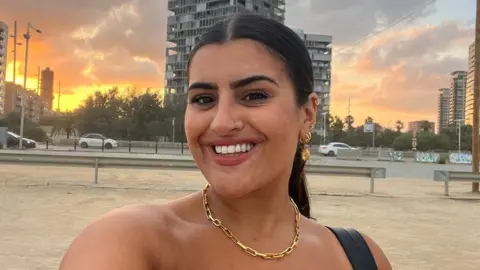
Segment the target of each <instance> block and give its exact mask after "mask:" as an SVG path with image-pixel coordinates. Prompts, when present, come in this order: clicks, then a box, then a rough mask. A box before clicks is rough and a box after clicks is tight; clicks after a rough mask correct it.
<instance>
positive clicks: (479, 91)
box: [472, 0, 480, 193]
mask: <svg viewBox="0 0 480 270" xmlns="http://www.w3.org/2000/svg"><path fill="white" fill-rule="evenodd" d="M476 8H477V12H476V18H475V21H476V23H475V74H474V82H473V136H472V137H473V138H472V172H476V173H478V172H479V162H480V160H479V151H480V149H479V140H480V138H479V135H480V132H479V131H480V130H479V128H480V125H479V122H480V115H479V114H480V112H479V110H480V99H479V97H480V0H477V7H476ZM479 184H480V183H472V192H473V193H479Z"/></svg>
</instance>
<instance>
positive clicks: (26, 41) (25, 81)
mask: <svg viewBox="0 0 480 270" xmlns="http://www.w3.org/2000/svg"><path fill="white" fill-rule="evenodd" d="M30 29H33V30H35V32H37V33H39V34H41V33H42V31H40V30H39V29H37V28H35V27H33V26H32V25H31V24H30V23H27V33H25V34H24V35H23V37H24V38H25V70H24V72H23V89H24V90H26V89H27V70H28V44H29V41H30V37H31V36H30ZM24 121H25V103H24V101H23V97H22V113H21V116H20V142H19V143H18V147H19V148H20V149H22V142H23V124H24Z"/></svg>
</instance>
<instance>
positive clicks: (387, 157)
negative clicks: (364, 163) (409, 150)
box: [378, 150, 403, 162]
mask: <svg viewBox="0 0 480 270" xmlns="http://www.w3.org/2000/svg"><path fill="white" fill-rule="evenodd" d="M378 160H379V161H391V162H401V161H403V152H402V151H391V150H381V151H378Z"/></svg>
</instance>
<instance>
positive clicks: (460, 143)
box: [455, 119, 465, 153]
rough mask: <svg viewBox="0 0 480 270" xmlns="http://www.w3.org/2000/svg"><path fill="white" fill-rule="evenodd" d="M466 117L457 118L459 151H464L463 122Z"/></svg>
mask: <svg viewBox="0 0 480 270" xmlns="http://www.w3.org/2000/svg"><path fill="white" fill-rule="evenodd" d="M462 121H465V119H455V122H457V124H458V152H459V153H460V152H461V151H462V124H461V122H462Z"/></svg>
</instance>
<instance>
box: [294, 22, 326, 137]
mask: <svg viewBox="0 0 480 270" xmlns="http://www.w3.org/2000/svg"><path fill="white" fill-rule="evenodd" d="M295 32H296V33H297V34H298V35H299V36H300V38H301V39H302V40H303V41H304V42H305V46H306V47H307V49H308V52H309V54H310V58H311V59H312V66H313V87H314V91H315V93H317V95H318V99H319V104H318V111H317V124H316V125H315V127H314V131H315V132H317V133H318V134H320V135H321V134H323V131H324V123H325V121H324V118H325V117H328V114H329V113H330V84H331V63H332V47H331V46H332V36H328V35H316V34H305V32H304V31H303V30H295Z"/></svg>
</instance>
